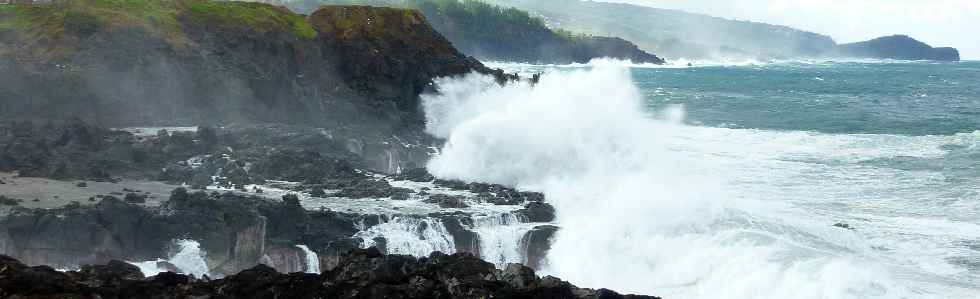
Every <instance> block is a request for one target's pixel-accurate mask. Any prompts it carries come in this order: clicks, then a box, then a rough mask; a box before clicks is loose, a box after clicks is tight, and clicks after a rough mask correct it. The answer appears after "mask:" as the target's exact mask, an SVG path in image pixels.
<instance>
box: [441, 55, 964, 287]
mask: <svg viewBox="0 0 980 299" xmlns="http://www.w3.org/2000/svg"><path fill="white" fill-rule="evenodd" d="M505 67H506V66H505ZM963 69H966V71H963ZM976 70H980V67H978V66H977V64H976V63H963V64H954V65H934V64H928V63H921V62H916V63H898V62H884V63H870V62H840V63H837V62H819V63H809V62H808V63H795V62H789V63H777V64H773V65H765V64H763V65H756V64H752V65H738V66H705V67H678V68H652V67H648V68H643V67H639V68H638V67H632V66H630V65H629V64H627V63H617V62H609V61H597V62H593V63H590V64H588V65H584V66H575V67H555V66H540V67H537V66H527V65H522V66H519V67H515V68H511V69H510V71H512V72H543V73H544V75H543V76H542V78H541V80H540V82H538V83H537V84H530V83H520V84H510V85H507V86H499V85H497V84H495V82H494V80H493V79H492V78H489V77H486V76H481V75H469V76H465V77H459V78H443V79H440V80H438V82H436V83H437V86H438V93H434V94H428V95H424V96H423V105H424V109H425V111H426V115H427V119H428V122H427V131H428V132H429V133H430V134H433V135H435V136H438V137H441V138H445V139H446V144H445V146H444V147H443V148H442V149H440V151H439V153H438V155H436V156H435V157H434V158H433V159H432V160H431V161H430V163H429V164H428V169H429V171H430V172H432V173H433V174H434V175H436V176H438V177H442V178H449V179H462V180H468V181H481V182H494V183H503V184H510V185H513V186H516V187H518V188H521V189H526V190H532V191H540V192H543V193H545V194H546V197H547V200H548V202H549V203H551V204H553V205H554V206H555V207H556V209H557V213H558V215H557V216H558V219H557V221H556V223H557V225H558V226H559V227H560V231H559V232H558V234H557V235H556V236H555V238H554V239H553V244H552V249H551V251H550V252H549V253H548V256H547V258H546V261H545V266H544V268H543V269H542V271H540V272H542V274H551V275H555V276H558V277H562V278H564V279H567V280H569V281H571V282H572V283H575V284H578V285H581V286H586V287H606V288H610V289H614V290H617V291H621V292H628V293H643V294H652V295H658V296H663V297H666V298H714V297H730V298H913V297H914V298H977V297H978V295H980V213H978V211H980V195H978V191H977V190H978V187H980V183H978V182H980V175H978V173H980V168H978V163H980V162H978V161H980V131H977V129H980V126H978V124H977V121H978V120H977V118H980V115H976V114H970V113H976V112H977V111H980V100H978V99H977V95H978V94H980V93H978V91H980V88H977V86H976V85H975V84H976V83H970V82H976V81H971V80H972V79H971V78H961V76H960V75H955V74H954V75H950V73H952V72H957V71H960V72H967V73H969V74H973V76H976V73H977V72H976ZM891 73H894V74H904V76H906V77H899V75H895V76H892V77H889V75H888V74H891ZM957 74H958V73H957ZM960 79H962V80H960ZM862 80H864V81H862ZM865 81H866V82H865ZM907 82H908V83H907ZM910 82H926V83H928V84H926V83H922V84H919V85H916V84H918V83H916V84H913V83H910ZM909 101H913V103H912V104H909ZM912 106H914V107H912ZM926 109H932V110H929V111H925V110H926ZM944 109H945V110H944ZM971 115H972V116H971ZM447 246H448V245H447Z"/></svg>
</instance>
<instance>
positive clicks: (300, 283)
mask: <svg viewBox="0 0 980 299" xmlns="http://www.w3.org/2000/svg"><path fill="white" fill-rule="evenodd" d="M0 297H4V298H23V297H28V298H93V297H95V298H106V299H109V298H202V297H206V298H595V299H599V298H602V299H614V298H637V299H639V298H657V297H650V296H637V295H625V296H624V295H620V294H618V293H616V292H613V291H610V290H606V289H600V290H593V289H583V288H578V287H575V286H574V285H572V284H570V283H568V282H565V281H562V280H561V279H559V278H555V277H551V276H548V277H544V278H540V277H538V276H537V275H535V273H534V270H531V269H530V268H527V267H523V266H520V265H517V264H511V265H510V266H508V267H507V268H506V269H505V270H502V271H501V270H498V269H496V268H494V266H493V264H490V263H487V262H484V261H481V260H480V259H478V258H476V257H474V256H472V255H469V254H454V255H445V254H442V253H438V252H437V253H433V254H432V255H430V256H429V257H426V258H415V257H410V256H403V255H387V256H386V255H383V254H381V252H379V251H378V250H377V249H374V248H371V249H366V250H354V251H351V252H350V253H348V254H345V255H343V256H342V257H341V259H340V262H339V263H338V265H337V267H336V268H334V269H333V270H331V271H327V272H325V273H323V274H320V275H318V274H301V273H294V274H280V273H277V272H276V271H275V270H274V269H272V268H269V267H267V266H261V265H260V266H257V267H254V268H252V269H248V270H245V271H243V272H241V273H239V274H237V275H233V276H229V277H226V278H224V279H218V280H199V279H196V278H193V277H188V276H184V275H179V274H174V273H162V274H159V275H157V276H154V277H150V278H144V277H143V275H142V274H141V273H140V271H139V269H137V268H136V267H134V266H130V265H128V264H126V263H122V262H118V261H112V262H109V264H108V265H106V266H86V267H84V268H83V269H82V270H81V271H73V272H66V273H62V272H58V271H55V270H54V269H51V268H49V267H43V266H41V267H28V266H26V265H24V264H22V263H20V262H19V261H17V260H15V259H12V258H10V257H7V256H0Z"/></svg>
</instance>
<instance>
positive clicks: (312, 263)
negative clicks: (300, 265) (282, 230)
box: [296, 245, 320, 274]
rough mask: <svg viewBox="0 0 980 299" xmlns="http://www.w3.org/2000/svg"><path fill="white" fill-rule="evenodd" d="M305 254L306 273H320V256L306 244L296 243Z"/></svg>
mask: <svg viewBox="0 0 980 299" xmlns="http://www.w3.org/2000/svg"><path fill="white" fill-rule="evenodd" d="M296 247H298V248H299V249H302V250H303V253H304V255H305V256H306V268H305V270H306V273H314V274H320V256H319V255H317V254H316V252H313V250H310V247H307V246H306V245H296Z"/></svg>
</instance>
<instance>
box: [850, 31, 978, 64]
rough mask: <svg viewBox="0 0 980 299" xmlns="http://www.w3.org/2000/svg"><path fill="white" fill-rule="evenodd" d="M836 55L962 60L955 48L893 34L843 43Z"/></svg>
mask: <svg viewBox="0 0 980 299" xmlns="http://www.w3.org/2000/svg"><path fill="white" fill-rule="evenodd" d="M836 55H838V56H845V57H862V58H887V59H900V60H939V61H959V60H960V53H959V51H957V50H956V49H954V48H933V47H932V46H929V45H927V44H926V43H923V42H920V41H918V40H915V39H913V38H911V37H908V36H906V35H892V36H885V37H879V38H876V39H872V40H869V41H864V42H858V43H851V44H842V45H840V46H838V47H837V50H836Z"/></svg>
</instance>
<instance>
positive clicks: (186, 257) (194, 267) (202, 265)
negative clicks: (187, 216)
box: [170, 240, 209, 277]
mask: <svg viewBox="0 0 980 299" xmlns="http://www.w3.org/2000/svg"><path fill="white" fill-rule="evenodd" d="M177 246H179V247H180V251H178V252H177V254H175V255H174V256H173V257H171V258H170V263H171V264H174V266H177V269H180V271H181V272H183V273H184V274H189V275H194V276H196V277H203V276H204V275H206V274H208V272H209V271H208V270H209V269H208V263H207V261H206V260H205V259H204V257H205V255H206V253H205V252H204V250H201V243H198V242H197V241H194V240H179V241H177Z"/></svg>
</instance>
